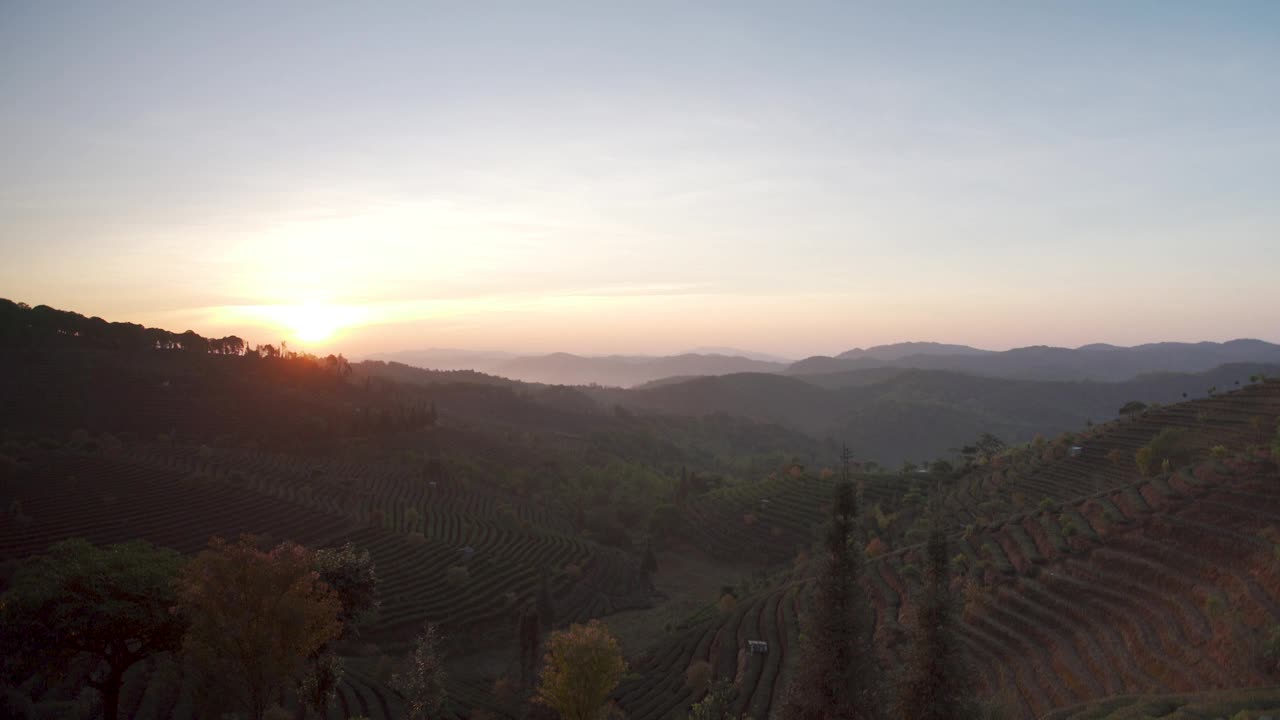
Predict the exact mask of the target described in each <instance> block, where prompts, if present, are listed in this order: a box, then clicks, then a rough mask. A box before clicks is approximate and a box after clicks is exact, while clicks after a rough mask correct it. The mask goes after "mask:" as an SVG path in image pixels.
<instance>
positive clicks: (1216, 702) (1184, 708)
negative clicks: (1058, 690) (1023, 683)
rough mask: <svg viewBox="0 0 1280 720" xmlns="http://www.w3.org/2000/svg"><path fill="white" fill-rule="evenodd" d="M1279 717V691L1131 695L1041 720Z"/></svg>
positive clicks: (1246, 719)
mask: <svg viewBox="0 0 1280 720" xmlns="http://www.w3.org/2000/svg"><path fill="white" fill-rule="evenodd" d="M1264 717H1273V718H1274V717H1280V687H1267V688H1256V689H1252V690H1226V691H1220V692H1208V693H1195V694H1177V695H1130V696H1124V697H1118V698H1111V699H1108V700H1104V701H1102V702H1096V703H1089V704H1086V705H1078V706H1076V707H1072V708H1067V709H1064V710H1055V711H1054V712H1051V713H1049V714H1048V715H1045V716H1044V720H1147V718H1161V720H1201V719H1202V718H1229V719H1230V720H1258V718H1264Z"/></svg>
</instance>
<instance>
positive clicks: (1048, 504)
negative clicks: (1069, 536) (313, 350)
mask: <svg viewBox="0 0 1280 720" xmlns="http://www.w3.org/2000/svg"><path fill="white" fill-rule="evenodd" d="M1052 511H1053V500H1051V499H1049V498H1045V499H1043V500H1041V501H1040V512H1052Z"/></svg>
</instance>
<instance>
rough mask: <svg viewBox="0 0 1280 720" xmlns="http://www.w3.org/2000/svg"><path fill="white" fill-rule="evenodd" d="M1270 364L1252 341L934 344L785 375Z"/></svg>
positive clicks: (869, 353)
mask: <svg viewBox="0 0 1280 720" xmlns="http://www.w3.org/2000/svg"><path fill="white" fill-rule="evenodd" d="M904 352H905V353H907V354H903V353H904ZM1276 362H1280V345H1276V344H1274V343H1269V342H1265V341H1262V340H1255V339H1240V340H1230V341H1228V342H1224V343H1215V342H1199V343H1179V342H1162V343H1149V344H1146V345H1136V346H1134V347H1119V346H1115V345H1106V344H1092V345H1085V346H1082V347H1079V348H1075V349H1072V348H1062V347H1049V346H1045V345H1038V346H1031V347H1022V348H1014V349H1012V350H1004V351H991V350H979V349H977V348H971V347H967V346H963V345H952V346H948V345H939V344H937V343H899V344H898V345H887V346H881V347H878V348H871V349H869V350H858V349H855V350H850V351H848V352H846V353H841V354H840V355H838V356H836V357H827V356H815V357H811V358H805V359H804V360H800V361H799V362H796V363H793V364H792V365H791V366H790V367H788V368H787V371H786V372H787V374H788V375H818V374H822V375H828V374H833V373H840V372H848V371H852V370H865V369H868V368H876V367H899V368H913V369H917V370H951V371H955V372H962V373H968V374H972V375H981V376H986V377H999V378H1008V379H1016V380H1096V381H1110V382H1117V381H1121V380H1128V379H1130V378H1134V377H1137V376H1138V375H1141V374H1143V373H1150V372H1178V373H1196V372H1204V371H1206V370H1210V369H1212V368H1215V367H1218V366H1220V365H1225V364H1229V363H1276Z"/></svg>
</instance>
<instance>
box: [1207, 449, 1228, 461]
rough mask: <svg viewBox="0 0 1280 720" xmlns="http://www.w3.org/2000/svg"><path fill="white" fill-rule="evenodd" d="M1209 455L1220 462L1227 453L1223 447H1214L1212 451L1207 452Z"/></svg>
mask: <svg viewBox="0 0 1280 720" xmlns="http://www.w3.org/2000/svg"><path fill="white" fill-rule="evenodd" d="M1209 454H1210V455H1213V456H1214V457H1215V458H1217V459H1219V460H1221V459H1223V458H1225V457H1226V456H1227V454H1228V453H1227V448H1226V446H1225V445H1214V446H1213V449H1212V450H1210V451H1209Z"/></svg>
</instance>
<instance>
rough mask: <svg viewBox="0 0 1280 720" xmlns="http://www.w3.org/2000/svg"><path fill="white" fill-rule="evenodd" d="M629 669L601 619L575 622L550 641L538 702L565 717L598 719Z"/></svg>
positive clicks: (552, 636)
mask: <svg viewBox="0 0 1280 720" xmlns="http://www.w3.org/2000/svg"><path fill="white" fill-rule="evenodd" d="M626 670H627V663H626V661H625V660H623V659H622V648H621V647H620V646H619V645H618V640H617V638H615V637H613V635H611V634H609V628H607V627H605V625H604V624H603V623H601V622H600V621H599V620H592V621H591V622H590V623H588V624H586V625H573V626H571V627H570V628H569V629H568V630H564V631H561V632H557V633H552V634H551V637H550V639H549V640H548V641H547V654H546V657H545V658H544V659H543V669H542V683H541V685H540V686H539V687H538V701H539V702H541V703H542V704H544V705H547V706H549V707H551V708H552V709H554V710H555V711H556V712H558V713H560V717H562V718H564V720H598V718H600V717H601V716H602V715H603V713H604V710H605V702H606V701H607V700H608V699H609V694H610V693H612V692H613V690H614V688H616V687H617V686H618V683H619V682H620V681H621V680H622V674H623V673H624V672H626Z"/></svg>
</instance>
